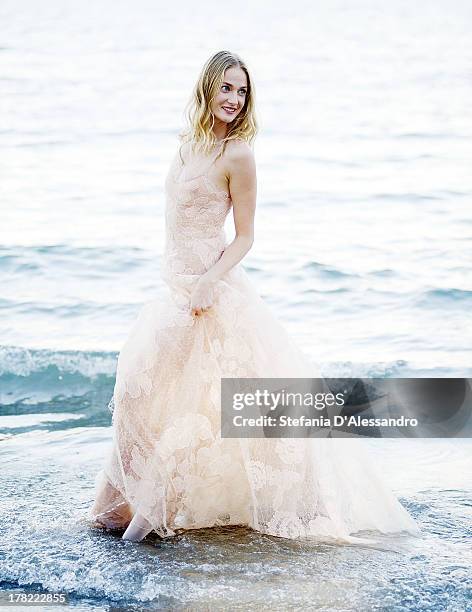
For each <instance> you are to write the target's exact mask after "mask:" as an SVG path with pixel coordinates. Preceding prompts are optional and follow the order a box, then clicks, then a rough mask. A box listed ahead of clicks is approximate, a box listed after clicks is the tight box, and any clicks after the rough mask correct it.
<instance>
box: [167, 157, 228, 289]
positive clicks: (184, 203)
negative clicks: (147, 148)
mask: <svg viewBox="0 0 472 612" xmlns="http://www.w3.org/2000/svg"><path fill="white" fill-rule="evenodd" d="M218 152H219V148H218V150H217V151H216V152H214V153H213V155H211V156H210V158H206V159H203V161H202V159H201V158H198V157H197V156H193V158H191V159H190V160H189V162H188V163H187V162H186V163H185V165H182V163H181V161H180V157H179V155H177V156H176V159H175V160H174V162H173V163H172V164H171V167H170V170H169V173H168V175H167V177H166V181H165V189H166V212H165V220H166V243H165V250H164V261H163V266H162V276H163V278H164V280H165V281H166V282H167V284H169V285H170V286H171V287H172V288H176V289H177V288H178V287H179V286H181V285H182V284H184V285H185V284H186V282H185V281H186V280H189V281H190V280H191V279H192V278H195V276H200V275H201V274H203V273H205V272H206V271H207V270H208V269H209V268H211V267H212V266H213V265H214V264H215V263H216V261H217V260H218V259H219V258H220V256H221V254H222V253H223V251H224V249H225V246H226V235H225V231H224V223H225V220H226V217H227V215H228V212H229V210H230V209H231V196H230V194H229V193H228V192H227V191H225V190H222V189H220V188H219V187H218V186H217V185H215V184H214V182H213V181H212V180H211V179H210V178H209V172H210V169H211V168H212V166H213V163H214V161H215V158H216V156H217V155H218ZM202 164H203V172H202ZM184 175H185V176H184ZM186 176H189V177H190V178H186Z"/></svg>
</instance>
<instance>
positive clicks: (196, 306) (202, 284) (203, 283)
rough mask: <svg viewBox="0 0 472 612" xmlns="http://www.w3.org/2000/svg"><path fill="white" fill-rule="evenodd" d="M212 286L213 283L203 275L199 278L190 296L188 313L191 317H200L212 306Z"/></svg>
mask: <svg viewBox="0 0 472 612" xmlns="http://www.w3.org/2000/svg"><path fill="white" fill-rule="evenodd" d="M213 286H214V283H213V282H212V281H210V280H209V279H208V278H206V277H205V276H204V275H202V276H200V278H199V279H198V281H197V282H196V284H195V287H194V288H193V291H192V294H191V296H190V311H191V313H192V316H194V317H195V316H196V317H198V316H200V315H202V314H203V313H204V312H205V311H206V310H208V308H211V306H212V305H213V299H214V296H213Z"/></svg>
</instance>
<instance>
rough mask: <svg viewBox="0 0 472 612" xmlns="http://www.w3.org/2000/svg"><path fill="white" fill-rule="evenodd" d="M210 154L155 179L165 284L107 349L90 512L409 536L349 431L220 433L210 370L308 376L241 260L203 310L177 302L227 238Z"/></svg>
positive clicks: (167, 531) (194, 525) (310, 369)
mask: <svg viewBox="0 0 472 612" xmlns="http://www.w3.org/2000/svg"><path fill="white" fill-rule="evenodd" d="M217 152H218V151H217ZM214 158H215V156H213V157H212V158H210V160H209V163H208V165H207V167H206V168H205V169H204V171H203V172H201V169H200V170H199V169H198V163H196V160H197V156H194V158H193V159H191V160H190V161H189V163H186V164H185V165H184V166H182V164H181V162H180V159H179V156H178V155H177V156H176V157H175V159H174V162H173V163H172V164H171V167H170V170H169V172H168V175H167V177H166V180H165V187H166V212H165V221H166V236H165V238H166V240H165V250H164V258H163V265H162V269H161V275H162V278H163V280H164V281H165V286H166V291H165V293H163V294H162V295H160V296H159V298H158V299H153V300H151V301H149V302H147V303H145V304H144V305H143V306H142V307H141V309H140V311H139V314H138V316H137V318H136V320H135V322H134V324H133V326H132V328H131V330H130V332H129V334H128V337H127V339H126V341H125V343H124V345H123V347H122V349H121V351H120V354H119V357H118V363H117V369H116V382H115V387H114V392H113V397H112V399H111V401H110V404H109V407H110V410H111V411H112V432H113V440H112V443H111V446H110V449H109V453H108V455H107V457H106V459H105V462H104V465H103V468H102V469H101V470H100V471H99V473H98V474H97V476H96V479H95V501H94V504H93V506H92V508H91V509H90V511H89V517H90V518H91V519H93V520H94V521H95V525H98V526H101V527H105V528H109V529H126V531H125V533H124V535H123V537H124V538H126V537H128V539H133V540H135V541H139V540H141V539H142V538H144V537H145V536H146V534H148V533H149V532H150V531H154V532H156V533H157V534H158V535H159V536H160V537H168V536H173V535H175V534H176V533H179V532H180V531H182V530H187V529H198V528H203V527H212V526H217V525H244V526H248V527H250V528H252V529H254V530H256V531H259V532H262V533H266V534H270V535H274V536H280V537H284V538H309V539H310V540H320V541H321V540H324V541H326V540H328V541H333V540H334V541H339V542H366V541H367V540H366V539H365V538H362V537H356V536H352V535H351V534H354V533H356V532H358V531H361V530H373V531H375V532H382V533H394V532H402V531H403V532H407V533H410V534H414V535H419V533H420V530H419V527H418V526H417V524H416V522H415V521H414V519H413V518H412V517H411V516H410V515H409V514H408V512H407V511H406V509H405V508H404V507H403V506H402V505H401V504H400V502H399V500H398V499H397V498H396V496H395V495H394V494H393V492H392V491H391V490H390V489H389V488H388V487H387V485H386V484H385V482H384V481H383V479H382V478H381V476H380V474H379V473H378V472H377V471H376V469H375V468H374V466H373V460H372V459H371V458H370V456H369V455H368V454H367V453H366V451H365V450H364V449H363V448H361V445H359V442H360V443H361V444H362V440H347V439H342V440H339V439H333V438H330V439H323V438H314V439H313V438H296V439H295V438H290V439H277V438H240V439H233V438H222V437H221V436H220V431H221V407H220V385H221V378H222V377H230V378H231V377H251V378H258V377H265V378H279V377H286V378H288V377H291V378H297V377H317V376H320V374H319V372H317V371H316V370H315V368H314V365H313V364H312V363H311V362H310V361H309V359H308V357H307V356H306V355H305V354H304V353H303V352H302V351H301V349H299V348H298V346H297V345H296V344H295V343H294V342H293V341H292V340H291V338H290V337H289V336H288V334H287V332H286V331H285V329H284V327H283V326H282V325H281V323H280V322H279V321H278V320H277V319H276V318H275V316H274V315H273V314H272V311H271V310H270V309H269V307H268V306H267V304H266V303H265V302H264V301H263V300H262V299H261V297H260V296H259V294H258V293H257V291H256V290H255V288H254V286H253V284H252V282H251V281H250V279H249V278H248V275H247V273H246V272H245V270H244V268H243V267H242V266H241V265H240V264H238V265H236V266H234V267H233V268H232V269H231V270H230V271H229V272H227V273H226V274H225V275H224V276H223V278H222V279H221V280H220V281H218V282H217V283H216V285H215V288H214V292H213V298H214V301H213V306H212V307H211V308H210V309H209V310H208V311H206V312H205V313H204V314H203V315H201V316H198V317H193V316H192V315H191V313H190V295H191V291H192V288H193V287H194V285H195V282H196V281H197V280H198V278H199V276H200V275H201V274H203V273H204V272H205V271H206V270H208V269H209V268H211V267H212V266H213V265H214V264H215V262H216V261H217V260H218V259H219V257H220V256H221V254H222V253H223V251H224V249H225V247H226V246H227V244H228V243H227V240H226V236H225V231H224V222H225V219H226V217H227V215H228V213H229V211H230V209H231V206H232V203H231V197H230V194H229V193H228V192H227V191H225V190H221V188H219V187H218V186H217V185H215V184H214V182H212V180H211V179H210V178H209V171H210V169H211V167H212V164H213V162H214ZM207 162H208V160H207ZM182 167H183V169H184V173H186V174H187V177H186V178H182V177H183V176H184V173H183V172H182ZM369 541H372V540H369Z"/></svg>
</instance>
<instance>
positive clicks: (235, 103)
mask: <svg viewBox="0 0 472 612" xmlns="http://www.w3.org/2000/svg"><path fill="white" fill-rule="evenodd" d="M247 86H248V84H247V77H246V73H245V72H244V70H242V69H241V68H238V67H237V66H233V67H231V68H227V69H226V70H225V75H224V77H223V84H222V85H221V87H220V91H219V92H218V93H217V94H216V97H215V98H214V99H213V102H212V104H211V111H212V113H213V114H214V116H215V122H216V121H218V119H219V120H220V121H222V122H224V123H231V121H233V120H234V118H235V117H236V115H238V114H239V113H240V112H241V110H242V108H243V106H244V103H245V101H246V96H247Z"/></svg>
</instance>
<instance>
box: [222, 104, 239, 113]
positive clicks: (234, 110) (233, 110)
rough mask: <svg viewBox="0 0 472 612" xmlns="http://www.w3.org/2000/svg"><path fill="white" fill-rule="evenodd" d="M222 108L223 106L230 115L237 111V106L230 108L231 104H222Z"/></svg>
mask: <svg viewBox="0 0 472 612" xmlns="http://www.w3.org/2000/svg"><path fill="white" fill-rule="evenodd" d="M221 108H223V109H224V110H225V111H226V112H227V113H228V115H234V113H235V112H236V109H235V108H230V107H229V106H222V107H221Z"/></svg>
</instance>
